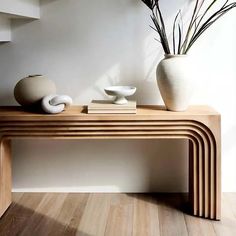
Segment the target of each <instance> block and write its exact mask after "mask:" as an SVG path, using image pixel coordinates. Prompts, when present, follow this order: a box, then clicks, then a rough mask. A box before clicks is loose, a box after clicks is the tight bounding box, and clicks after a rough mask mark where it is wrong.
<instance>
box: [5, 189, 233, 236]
mask: <svg viewBox="0 0 236 236" xmlns="http://www.w3.org/2000/svg"><path fill="white" fill-rule="evenodd" d="M13 199H14V203H13V204H12V205H11V207H10V208H9V210H8V211H7V212H6V213H5V214H4V215H3V217H2V218H1V219H0V236H16V235H17V236H18V235H20V236H76V235H79V236H126V235H127V236H159V235H160V236H169V235H170V236H172V235H173V236H178V235H179V236H185V235H189V236H235V235H236V194H231V193H226V194H223V197H222V220H221V221H212V220H206V219H201V218H198V217H193V216H191V215H189V214H188V213H186V209H185V203H186V197H183V194H98V193H97V194H75V193H73V194H72V193H71V194H65V193H53V194H52V193H24V194H18V193H17V194H13Z"/></svg>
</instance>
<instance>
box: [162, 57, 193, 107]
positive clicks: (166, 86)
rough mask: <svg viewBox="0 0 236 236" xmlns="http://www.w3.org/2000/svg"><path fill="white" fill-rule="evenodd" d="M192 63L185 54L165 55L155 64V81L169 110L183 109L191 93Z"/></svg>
mask: <svg viewBox="0 0 236 236" xmlns="http://www.w3.org/2000/svg"><path fill="white" fill-rule="evenodd" d="M192 68H193V65H192V63H191V60H190V58H189V57H188V56H187V55H166V56H165V58H164V59H163V60H162V61H161V62H160V63H159V65H158V66H157V83H158V87H159V89H160V93H161V96H162V99H163V101H164V103H165V106H166V108H167V109H168V110H170V111H185V110H186V109H187V108H188V106H189V102H190V99H191V95H192V93H193V78H194V73H195V71H193V69H192Z"/></svg>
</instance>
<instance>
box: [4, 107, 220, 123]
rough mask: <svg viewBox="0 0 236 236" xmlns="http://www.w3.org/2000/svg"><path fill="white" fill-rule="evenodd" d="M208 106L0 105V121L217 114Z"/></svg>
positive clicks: (145, 118) (173, 117) (132, 118)
mask: <svg viewBox="0 0 236 236" xmlns="http://www.w3.org/2000/svg"><path fill="white" fill-rule="evenodd" d="M219 115H220V114H219V113H218V112H217V111H215V110H214V109H213V108H211V107H209V106H203V105H201V106H190V107H189V108H188V110H187V111H184V112H172V111H167V110H166V109H165V107H164V106H154V105H143V106H138V107H137V114H87V107H86V106H71V107H70V108H68V109H67V110H65V111H64V112H62V113H60V114H56V115H55V114H53V115H52V114H43V113H41V112H36V111H35V112H32V111H26V110H24V109H23V108H22V107H20V106H2V107H0V121H4V120H18V121H19V120H140V119H141V120H152V119H157V118H158V117H159V118H165V119H166V118H168V119H171V118H172V119H178V118H188V117H195V116H196V117H197V116H219Z"/></svg>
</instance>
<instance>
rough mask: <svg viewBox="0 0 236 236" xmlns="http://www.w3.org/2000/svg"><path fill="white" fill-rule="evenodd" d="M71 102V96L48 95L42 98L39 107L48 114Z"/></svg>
mask: <svg viewBox="0 0 236 236" xmlns="http://www.w3.org/2000/svg"><path fill="white" fill-rule="evenodd" d="M71 104H72V99H71V97H69V96H67V95H53V94H52V95H48V96H45V97H44V98H43V99H42V102H41V107H42V109H43V111H45V112H46V113H49V114H58V113H61V112H63V111H64V110H65V108H66V107H68V106H70V105H71Z"/></svg>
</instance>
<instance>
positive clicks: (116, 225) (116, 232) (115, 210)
mask: <svg viewBox="0 0 236 236" xmlns="http://www.w3.org/2000/svg"><path fill="white" fill-rule="evenodd" d="M133 203H134V201H133V198H132V197H131V196H129V195H126V194H112V195H111V202H110V210H109V214H108V220H107V225H106V231H105V236H120V235H122V236H132V231H133V227H132V226H133Z"/></svg>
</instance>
